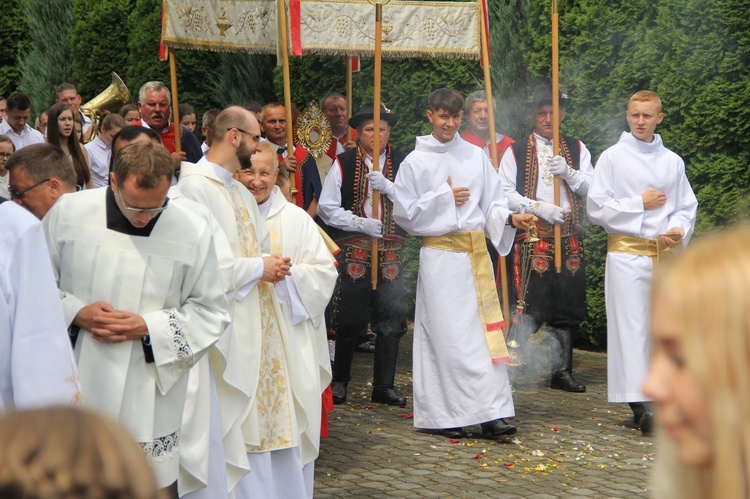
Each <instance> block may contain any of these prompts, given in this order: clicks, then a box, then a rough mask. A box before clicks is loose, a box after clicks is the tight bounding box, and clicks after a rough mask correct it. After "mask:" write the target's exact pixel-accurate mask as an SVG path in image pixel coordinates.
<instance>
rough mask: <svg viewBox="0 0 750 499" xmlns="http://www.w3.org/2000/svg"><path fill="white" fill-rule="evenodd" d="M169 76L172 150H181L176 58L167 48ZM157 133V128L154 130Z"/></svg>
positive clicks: (170, 49) (171, 50)
mask: <svg viewBox="0 0 750 499" xmlns="http://www.w3.org/2000/svg"><path fill="white" fill-rule="evenodd" d="M169 76H170V79H171V83H172V121H173V122H174V150H175V152H181V151H182V142H181V139H182V125H180V98H179V96H178V95H177V58H176V57H175V55H174V49H173V48H171V47H170V48H169ZM156 132H157V133H158V132H159V130H156Z"/></svg>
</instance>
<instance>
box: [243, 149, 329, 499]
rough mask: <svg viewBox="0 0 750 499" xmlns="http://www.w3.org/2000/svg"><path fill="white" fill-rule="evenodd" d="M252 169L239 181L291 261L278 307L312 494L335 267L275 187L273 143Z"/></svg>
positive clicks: (310, 224)
mask: <svg viewBox="0 0 750 499" xmlns="http://www.w3.org/2000/svg"><path fill="white" fill-rule="evenodd" d="M251 161H252V166H251V168H247V169H243V170H240V171H239V172H238V175H237V177H238V180H239V181H240V183H242V184H243V185H245V186H246V187H247V188H248V189H249V190H250V193H251V194H252V195H253V197H254V198H255V200H256V201H257V202H258V209H259V210H260V214H261V216H262V217H263V218H264V219H265V221H266V226H267V227H268V230H269V232H270V234H271V252H272V253H279V254H282V255H285V256H288V257H289V258H291V259H292V262H294V266H293V267H292V269H291V272H292V273H291V275H290V276H288V277H287V278H286V279H284V280H283V281H279V282H278V283H277V284H276V286H275V287H276V294H277V296H278V297H279V302H280V304H281V309H282V311H283V312H284V317H285V319H286V321H287V324H288V325H289V327H290V331H289V332H290V334H289V335H288V336H287V338H288V339H289V340H290V341H291V344H290V345H287V347H286V351H287V352H289V353H290V354H291V355H293V356H295V357H294V358H293V359H292V361H291V362H290V363H289V369H290V370H296V371H298V372H297V373H295V374H294V375H293V376H294V377H295V378H297V379H303V380H307V381H306V383H305V384H303V385H300V386H299V388H300V390H299V392H298V393H297V394H296V398H297V399H298V400H300V401H301V402H302V407H300V408H299V410H300V411H303V412H304V414H305V419H306V420H307V429H306V430H305V431H304V432H303V433H302V441H301V452H302V463H303V464H304V466H305V480H306V487H307V490H308V493H309V496H310V497H312V490H313V470H314V462H315V459H316V458H317V457H318V453H319V450H320V433H321V418H322V413H323V408H322V399H321V395H322V393H323V391H325V390H326V388H327V387H328V385H329V384H330V382H331V362H330V360H329V355H328V341H327V336H326V325H325V319H324V317H323V313H324V312H325V308H326V306H327V305H328V301H329V300H330V298H331V295H332V294H333V289H334V286H335V285H336V278H337V277H338V271H337V270H336V266H335V264H334V258H333V256H332V255H331V253H330V251H329V250H328V247H327V246H326V243H325V241H324V240H323V238H322V237H321V235H320V232H319V230H318V225H317V224H316V223H315V222H314V221H313V219H312V218H311V217H310V216H309V215H308V214H307V213H306V212H305V211H304V210H302V209H301V208H299V207H298V206H296V205H294V204H292V203H290V202H288V201H287V200H286V198H284V195H283V194H282V193H281V190H280V189H279V187H278V186H276V179H277V176H278V172H279V167H278V160H277V158H276V153H275V151H274V148H273V147H272V146H271V144H270V143H268V142H262V143H261V144H260V145H259V146H258V150H257V151H256V152H255V154H253V156H252V158H251Z"/></svg>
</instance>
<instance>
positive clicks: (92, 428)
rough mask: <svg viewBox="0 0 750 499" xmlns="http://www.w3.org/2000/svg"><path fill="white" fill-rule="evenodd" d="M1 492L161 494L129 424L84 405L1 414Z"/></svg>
mask: <svg viewBox="0 0 750 499" xmlns="http://www.w3.org/2000/svg"><path fill="white" fill-rule="evenodd" d="M0 497H4V498H19V499H20V498H24V499H43V498H52V497H54V498H56V499H68V498H69V499H73V498H82V497H85V498H87V499H157V498H159V497H160V496H159V495H158V492H157V489H156V481H155V480H154V475H153V472H152V471H151V469H150V468H149V466H148V463H147V462H146V458H145V457H144V456H143V453H142V452H141V450H140V449H139V448H138V446H137V445H136V444H135V442H133V440H132V438H131V437H130V435H129V434H128V433H127V431H126V430H125V428H124V427H123V426H122V425H120V424H119V423H116V422H115V421H113V420H111V419H110V418H108V417H106V416H103V415H100V414H98V413H95V412H91V411H88V410H84V409H78V408H73V407H58V408H50V409H42V410H34V411H18V412H8V413H6V414H4V415H2V417H0Z"/></svg>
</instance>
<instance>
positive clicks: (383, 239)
mask: <svg viewBox="0 0 750 499" xmlns="http://www.w3.org/2000/svg"><path fill="white" fill-rule="evenodd" d="M373 111H374V107H373V104H372V103H370V104H366V105H365V106H363V107H362V108H361V109H360V110H359V111H358V112H357V114H356V115H354V116H352V117H351V118H350V119H349V126H351V127H353V128H356V129H357V133H358V135H359V147H357V148H355V149H351V150H349V151H347V152H345V153H343V154H340V155H339V156H338V157H337V158H336V161H335V162H334V164H333V167H332V168H331V172H330V173H329V174H328V177H326V183H325V186H324V188H323V193H322V194H321V201H320V207H319V208H320V210H319V212H320V217H321V218H322V219H323V221H324V222H325V223H326V224H328V227H329V234H330V236H331V237H332V238H333V239H334V241H336V244H338V245H339V246H340V247H341V250H342V251H341V253H340V254H339V281H338V283H337V285H336V291H335V292H334V296H333V303H332V312H331V322H332V327H333V328H334V329H335V330H336V354H335V359H334V364H333V384H332V388H333V401H334V403H336V404H342V403H344V402H345V401H346V393H347V386H348V383H349V380H350V379H351V368H352V359H353V357H354V350H355V347H356V343H357V338H358V336H359V335H360V334H361V333H362V332H364V331H365V330H366V329H367V325H368V323H370V324H371V326H372V330H373V332H375V333H376V334H377V339H376V343H375V359H374V368H373V383H372V396H371V400H372V401H373V402H380V403H384V404H389V405H404V404H405V403H406V399H405V398H404V397H403V396H401V395H399V394H398V392H397V391H396V389H395V386H394V379H395V376H396V360H397V358H398V345H399V341H400V339H401V337H402V336H403V335H404V333H406V304H405V301H406V300H405V292H404V286H403V281H402V268H401V246H402V245H403V242H404V236H405V235H406V234H405V232H404V231H403V230H402V229H401V228H399V227H397V226H396V224H395V223H394V220H393V214H392V210H393V203H392V200H391V196H392V184H391V183H392V182H393V179H394V178H396V174H397V172H398V168H399V165H400V164H401V161H402V160H403V158H404V156H403V155H402V154H400V153H398V152H396V151H394V150H393V148H392V147H390V146H389V145H388V137H389V136H390V133H391V127H392V126H393V125H394V124H395V123H396V121H397V120H398V117H397V116H396V115H395V114H394V113H392V112H390V110H388V109H386V108H385V107H382V110H381V114H380V117H381V122H380V130H375V123H374V121H373ZM376 133H379V134H380V144H381V147H382V149H381V150H380V165H381V169H382V173H376V174H373V173H371V169H372V154H373V147H374V142H375V134H376ZM373 189H376V190H378V191H381V193H382V194H383V196H382V197H381V198H380V206H379V209H378V217H377V218H373V217H372V213H373V212H372V190H373ZM372 238H376V239H379V242H378V267H379V268H378V281H379V282H378V286H377V290H375V291H373V290H372V287H371V284H370V279H369V276H370V267H371V260H372V257H371V249H372Z"/></svg>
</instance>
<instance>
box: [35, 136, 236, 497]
mask: <svg viewBox="0 0 750 499" xmlns="http://www.w3.org/2000/svg"><path fill="white" fill-rule="evenodd" d="M173 168H174V167H173V164H172V159H171V157H170V155H169V153H168V152H167V151H166V150H165V149H164V148H163V147H161V146H160V145H155V144H153V143H151V142H145V143H139V144H133V145H131V146H129V147H126V148H125V149H123V150H122V151H120V153H119V154H118V155H117V156H116V158H115V164H114V172H113V174H112V175H111V178H110V182H111V185H110V187H109V188H106V189H95V190H89V191H85V192H81V193H77V194H76V195H70V196H63V197H61V198H60V199H59V200H58V201H57V203H56V204H55V206H54V207H53V208H52V210H50V212H49V213H48V214H47V216H46V217H45V219H44V221H43V223H44V228H45V232H46V236H47V244H48V247H49V252H50V256H51V258H52V264H53V268H54V270H55V276H56V278H57V281H58V287H59V290H60V295H61V299H62V303H63V309H64V312H65V319H66V321H67V322H68V323H70V324H72V325H73V326H75V329H78V330H79V332H78V333H77V335H76V336H75V338H76V345H75V353H76V358H77V360H78V370H79V373H80V378H81V389H82V395H83V401H84V402H83V403H84V406H88V407H92V408H96V409H98V410H100V411H102V412H104V413H106V414H108V415H110V416H111V417H114V418H115V419H117V420H119V421H120V422H121V423H123V424H124V425H125V426H126V427H127V428H128V429H129V430H130V432H131V434H132V435H133V437H134V438H135V440H136V442H137V443H138V444H139V445H140V446H141V448H142V449H143V452H144V455H145V456H146V458H147V459H148V460H149V462H150V464H151V465H152V468H153V469H154V472H155V474H156V477H157V483H158V485H159V487H161V488H168V490H169V493H170V495H171V496H172V497H176V496H177V483H176V481H177V477H178V468H179V452H180V433H181V424H182V413H183V408H184V404H185V393H186V389H187V381H188V378H187V376H186V374H187V373H188V371H189V370H190V368H191V367H192V366H193V365H194V364H195V363H196V362H197V361H198V360H199V359H200V358H201V356H202V355H203V354H204V353H205V352H206V351H207V350H208V349H209V348H210V347H211V346H212V345H213V344H214V343H215V342H216V341H217V340H218V339H219V338H220V337H221V335H222V333H223V332H224V329H225V328H226V326H227V325H228V323H229V318H230V317H229V313H228V302H227V299H226V296H225V294H224V289H223V287H222V283H221V280H220V279H216V276H217V275H218V273H219V265H218V262H217V257H216V251H215V249H214V243H213V238H212V235H211V228H210V226H209V224H208V223H207V221H206V220H205V218H203V217H200V216H199V215H197V214H195V213H194V212H192V211H190V210H187V209H185V208H184V207H181V206H179V205H178V204H170V203H169V199H168V198H167V190H168V189H169V185H170V182H171V177H172V173H173Z"/></svg>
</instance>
